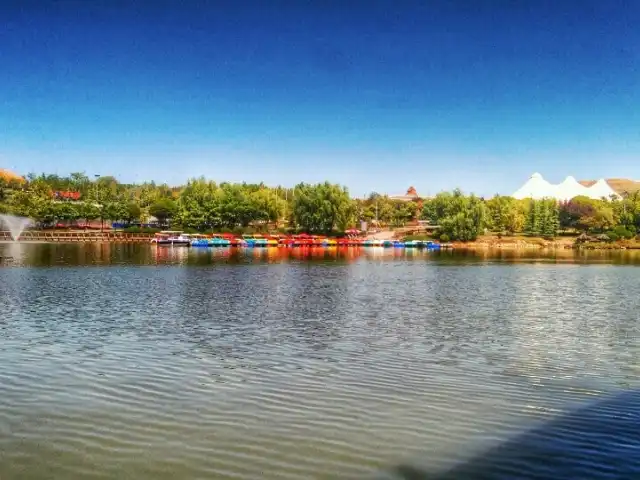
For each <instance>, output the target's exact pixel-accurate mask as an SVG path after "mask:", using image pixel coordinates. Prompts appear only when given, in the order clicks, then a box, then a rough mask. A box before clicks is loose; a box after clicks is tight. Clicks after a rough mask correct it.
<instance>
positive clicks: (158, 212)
mask: <svg viewBox="0 0 640 480" xmlns="http://www.w3.org/2000/svg"><path fill="white" fill-rule="evenodd" d="M175 211H176V205H175V202H174V201H173V200H171V199H170V198H159V199H158V200H156V201H155V202H154V203H153V204H152V205H151V206H150V207H149V214H150V215H152V216H154V217H156V218H157V219H158V222H160V223H161V224H164V223H166V222H167V220H169V219H170V218H171V217H173V215H174V213H175Z"/></svg>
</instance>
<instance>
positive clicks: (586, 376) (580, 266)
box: [0, 244, 640, 480]
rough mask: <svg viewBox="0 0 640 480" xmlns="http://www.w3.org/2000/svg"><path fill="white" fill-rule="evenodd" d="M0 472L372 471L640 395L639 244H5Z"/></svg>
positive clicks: (143, 475) (435, 461) (0, 266)
mask: <svg viewBox="0 0 640 480" xmlns="http://www.w3.org/2000/svg"><path fill="white" fill-rule="evenodd" d="M0 257H2V259H0V305H1V308H2V310H1V311H2V315H1V316H0V478H1V479H2V480H5V479H14V478H20V479H40V478H42V479H45V478H46V479H49V478H60V479H99V478H105V479H106V478H109V479H122V478H131V479H143V480H145V479H154V480H155V479H175V478H184V479H187V478H188V479H199V478H202V479H204V478H208V479H210V478H271V479H287V478H291V479H294V478H295V479H300V478H371V477H372V476H373V475H374V474H375V472H378V471H380V470H383V469H386V468H388V467H390V466H393V465H395V464H398V463H400V462H405V461H416V462H418V463H419V464H421V465H426V466H432V465H441V464H446V463H447V462H451V461H453V460H457V459H460V458H464V457H465V456H466V455H467V454H469V455H470V453H469V452H473V451H476V450H477V448H478V446H479V445H486V444H490V443H492V442H497V441H498V440H500V439H504V438H507V437H509V436H510V435H512V434H513V432H516V431H518V430H520V429H522V428H525V427H528V426H530V425H533V424H536V423H537V422H539V421H542V420H550V419H553V418H556V417H557V416H559V415H560V414H561V413H563V412H565V411H567V410H568V409H571V408H573V407H574V406H576V405H578V404H580V403H581V402H584V401H588V400H591V399H594V398H597V397H599V396H602V395H604V394H606V393H610V392H617V391H620V390H624V389H628V388H630V387H634V386H637V384H638V380H637V379H638V377H639V374H640V363H639V362H638V358H639V356H638V354H639V353H640V349H639V348H638V347H639V339H638V338H639V337H638V334H637V333H638V331H637V325H638V320H639V317H640V296H639V295H638V292H640V270H639V269H638V268H637V267H636V265H638V264H640V258H639V257H638V256H637V255H635V254H634V253H633V252H622V253H609V252H607V253H598V252H593V253H590V254H589V255H585V254H575V253H574V252H571V251H569V252H557V253H556V254H553V255H550V254H541V253H539V252H538V253H535V252H534V253H531V252H529V253H526V254H522V253H515V252H508V253H501V254H498V255H495V254H487V253H482V254H480V253H475V254H474V253H467V254H460V253H450V252H441V253H436V252H421V251H420V252H419V251H409V250H406V251H405V250H398V251H393V250H391V251H390V250H383V249H369V250H357V249H350V250H346V249H341V250H337V249H334V250H329V251H323V250H318V251H314V252H313V253H310V252H309V251H300V250H296V251H290V250H289V251H287V250H283V249H272V250H271V251H266V250H262V251H258V250H255V251H251V250H244V251H231V250H229V249H225V250H196V249H191V250H189V249H180V248H173V249H172V248H164V249H163V248H155V247H149V246H146V245H110V244H94V245H84V246H83V245H27V244H4V245H0Z"/></svg>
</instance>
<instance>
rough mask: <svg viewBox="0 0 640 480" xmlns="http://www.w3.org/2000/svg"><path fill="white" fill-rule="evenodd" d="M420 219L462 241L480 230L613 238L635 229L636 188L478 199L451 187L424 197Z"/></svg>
mask: <svg viewBox="0 0 640 480" xmlns="http://www.w3.org/2000/svg"><path fill="white" fill-rule="evenodd" d="M422 217H423V218H425V219H427V220H429V221H430V223H432V224H437V225H440V229H439V231H440V233H441V234H442V235H444V236H445V238H450V239H456V240H463V241H469V240H474V239H476V238H477V237H478V235H480V234H481V233H483V232H484V231H485V230H489V231H491V232H495V233H498V234H502V235H515V234H525V235H531V236H543V237H554V236H556V235H557V234H558V233H559V232H560V231H567V232H593V233H607V235H609V236H610V237H611V238H614V239H615V238H618V237H631V236H633V235H635V234H636V232H640V192H635V193H633V194H630V195H627V196H626V197H625V198H623V199H617V198H612V199H609V200H607V199H600V200H596V199H591V198H588V197H583V196H579V197H575V198H573V199H571V200H569V201H567V202H560V203H559V202H557V201H556V200H553V199H542V200H532V199H526V200H517V199H515V198H513V197H507V196H499V195H496V196H495V197H493V198H491V199H488V200H483V199H481V198H478V197H476V196H474V195H469V196H466V195H464V194H463V193H462V192H461V191H459V190H455V191H454V192H452V193H440V194H438V195H436V197H435V198H433V199H431V200H429V201H426V202H425V205H424V210H423V212H422Z"/></svg>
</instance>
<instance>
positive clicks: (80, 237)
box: [0, 231, 153, 243]
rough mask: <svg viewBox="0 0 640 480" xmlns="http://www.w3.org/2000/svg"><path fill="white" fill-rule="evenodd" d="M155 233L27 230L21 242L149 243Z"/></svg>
mask: <svg viewBox="0 0 640 480" xmlns="http://www.w3.org/2000/svg"><path fill="white" fill-rule="evenodd" d="M152 238H153V235H139V234H132V233H122V232H93V231H88V232H53V231H52V232H46V231H25V232H22V234H21V235H20V238H19V239H18V240H19V241H21V242H56V243H77V242H126V243H148V242H149V241H151V239H152ZM12 240H13V239H12V238H11V234H10V233H9V232H0V241H5V242H10V241H12Z"/></svg>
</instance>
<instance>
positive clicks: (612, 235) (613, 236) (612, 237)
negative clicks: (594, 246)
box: [598, 230, 624, 242]
mask: <svg viewBox="0 0 640 480" xmlns="http://www.w3.org/2000/svg"><path fill="white" fill-rule="evenodd" d="M600 236H602V235H600ZM600 236H598V238H600ZM605 236H606V237H609V239H608V241H610V242H617V241H618V240H619V239H620V235H618V233H617V232H616V231H615V230H611V231H609V232H607V233H606V235H605ZM623 238H624V237H623ZM605 241H606V240H605Z"/></svg>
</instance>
